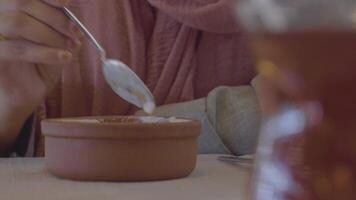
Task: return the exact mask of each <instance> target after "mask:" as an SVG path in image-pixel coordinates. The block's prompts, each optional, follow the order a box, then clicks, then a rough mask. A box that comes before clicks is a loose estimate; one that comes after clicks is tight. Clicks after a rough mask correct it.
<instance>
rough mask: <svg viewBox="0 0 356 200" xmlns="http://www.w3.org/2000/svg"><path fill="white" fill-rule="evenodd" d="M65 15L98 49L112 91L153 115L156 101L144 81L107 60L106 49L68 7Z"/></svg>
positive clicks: (128, 69) (115, 61)
mask: <svg viewBox="0 0 356 200" xmlns="http://www.w3.org/2000/svg"><path fill="white" fill-rule="evenodd" d="M63 11H64V13H65V14H66V15H67V16H68V17H69V18H70V19H71V20H72V21H73V22H74V23H75V24H76V25H78V27H79V28H80V29H81V31H82V32H83V34H84V35H85V36H86V38H87V39H88V40H89V41H90V42H91V43H92V44H93V46H94V47H95V48H96V49H97V51H98V53H99V55H100V58H101V61H102V65H103V72H104V77H105V80H106V82H107V83H108V84H109V85H110V87H111V88H112V90H113V91H114V92H115V93H116V94H117V95H119V96H120V97H122V98H123V99H125V100H126V101H128V102H130V103H132V104H134V105H136V106H137V107H139V108H143V109H144V111H145V112H147V113H152V112H153V110H154V109H155V107H156V105H155V100H154V97H153V95H152V93H151V92H150V90H149V89H148V88H147V86H146V85H145V84H144V83H143V81H142V80H141V79H140V78H139V77H138V76H137V75H136V73H135V72H133V71H132V70H131V69H130V68H129V67H128V66H127V65H126V64H124V63H123V62H120V61H118V60H114V59H107V58H106V52H105V49H104V48H103V47H102V46H101V45H100V44H99V42H98V41H97V40H96V39H95V38H94V36H93V35H92V34H91V33H90V32H89V30H88V29H87V28H86V27H85V26H84V25H83V23H81V21H80V20H79V19H78V18H77V17H76V16H75V15H74V14H73V13H72V12H71V11H70V10H69V9H68V8H66V7H63Z"/></svg>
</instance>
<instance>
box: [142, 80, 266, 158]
mask: <svg viewBox="0 0 356 200" xmlns="http://www.w3.org/2000/svg"><path fill="white" fill-rule="evenodd" d="M256 85H258V79H254V81H253V84H252V86H240V87H218V88H216V89H214V90H213V91H211V92H210V93H209V95H208V96H207V97H206V98H203V99H199V100H195V101H189V102H183V103H177V104H170V105H165V106H161V107H159V108H158V109H157V110H156V111H155V113H154V115H157V116H167V117H170V116H176V117H187V118H193V119H198V120H200V121H201V123H202V125H203V126H202V133H201V136H200V138H199V141H198V144H199V145H198V152H199V153H233V154H235V155H243V154H251V153H253V152H254V150H255V144H256V140H257V135H258V131H259V125H260V120H261V109H260V103H259V98H258V96H259V92H260V91H259V88H256ZM138 114H143V113H142V112H139V113H138Z"/></svg>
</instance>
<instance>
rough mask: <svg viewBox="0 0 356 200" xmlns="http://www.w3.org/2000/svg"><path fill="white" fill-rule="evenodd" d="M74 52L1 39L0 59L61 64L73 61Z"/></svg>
mask: <svg viewBox="0 0 356 200" xmlns="http://www.w3.org/2000/svg"><path fill="white" fill-rule="evenodd" d="M72 58H73V56H72V53H71V52H69V51H66V50H62V49H56V48H50V47H44V46H40V45H37V44H34V43H31V42H28V41H23V40H5V41H0V60H4V61H24V62H29V63H36V64H46V65H61V64H67V63H69V62H71V60H72Z"/></svg>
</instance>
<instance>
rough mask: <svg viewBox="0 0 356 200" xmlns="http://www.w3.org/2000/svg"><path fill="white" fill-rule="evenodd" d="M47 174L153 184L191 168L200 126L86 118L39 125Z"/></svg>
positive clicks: (162, 120)
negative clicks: (42, 137)
mask: <svg viewBox="0 0 356 200" xmlns="http://www.w3.org/2000/svg"><path fill="white" fill-rule="evenodd" d="M42 132H43V134H44V135H45V151H46V162H47V168H48V170H49V172H51V173H52V174H54V175H56V176H58V177H62V178H68V179H74V180H82V181H151V180H163V179H173V178H180V177H185V176H188V175H189V174H190V173H191V172H192V171H193V170H194V168H195V164H196V154H197V137H198V135H199V133H200V123H199V122H198V121H194V120H187V119H167V118H158V117H86V118H68V119H51V120H45V121H43V122H42Z"/></svg>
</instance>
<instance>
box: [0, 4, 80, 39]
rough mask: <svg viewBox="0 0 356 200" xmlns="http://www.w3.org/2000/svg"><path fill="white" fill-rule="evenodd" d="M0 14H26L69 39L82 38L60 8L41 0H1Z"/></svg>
mask: <svg viewBox="0 0 356 200" xmlns="http://www.w3.org/2000/svg"><path fill="white" fill-rule="evenodd" d="M0 12H24V13H26V14H28V15H30V16H32V17H34V18H35V19H36V20H39V21H41V22H43V23H45V24H47V25H48V26H49V27H51V28H53V29H54V30H56V31H58V32H60V33H61V34H63V35H66V36H67V37H70V38H78V36H80V31H79V29H78V28H77V27H76V26H75V25H74V24H73V23H72V22H71V21H70V20H69V18H68V17H67V16H66V15H65V14H64V13H63V12H62V11H61V9H60V8H57V7H53V6H51V5H50V4H47V3H45V2H43V1H40V0H0Z"/></svg>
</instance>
